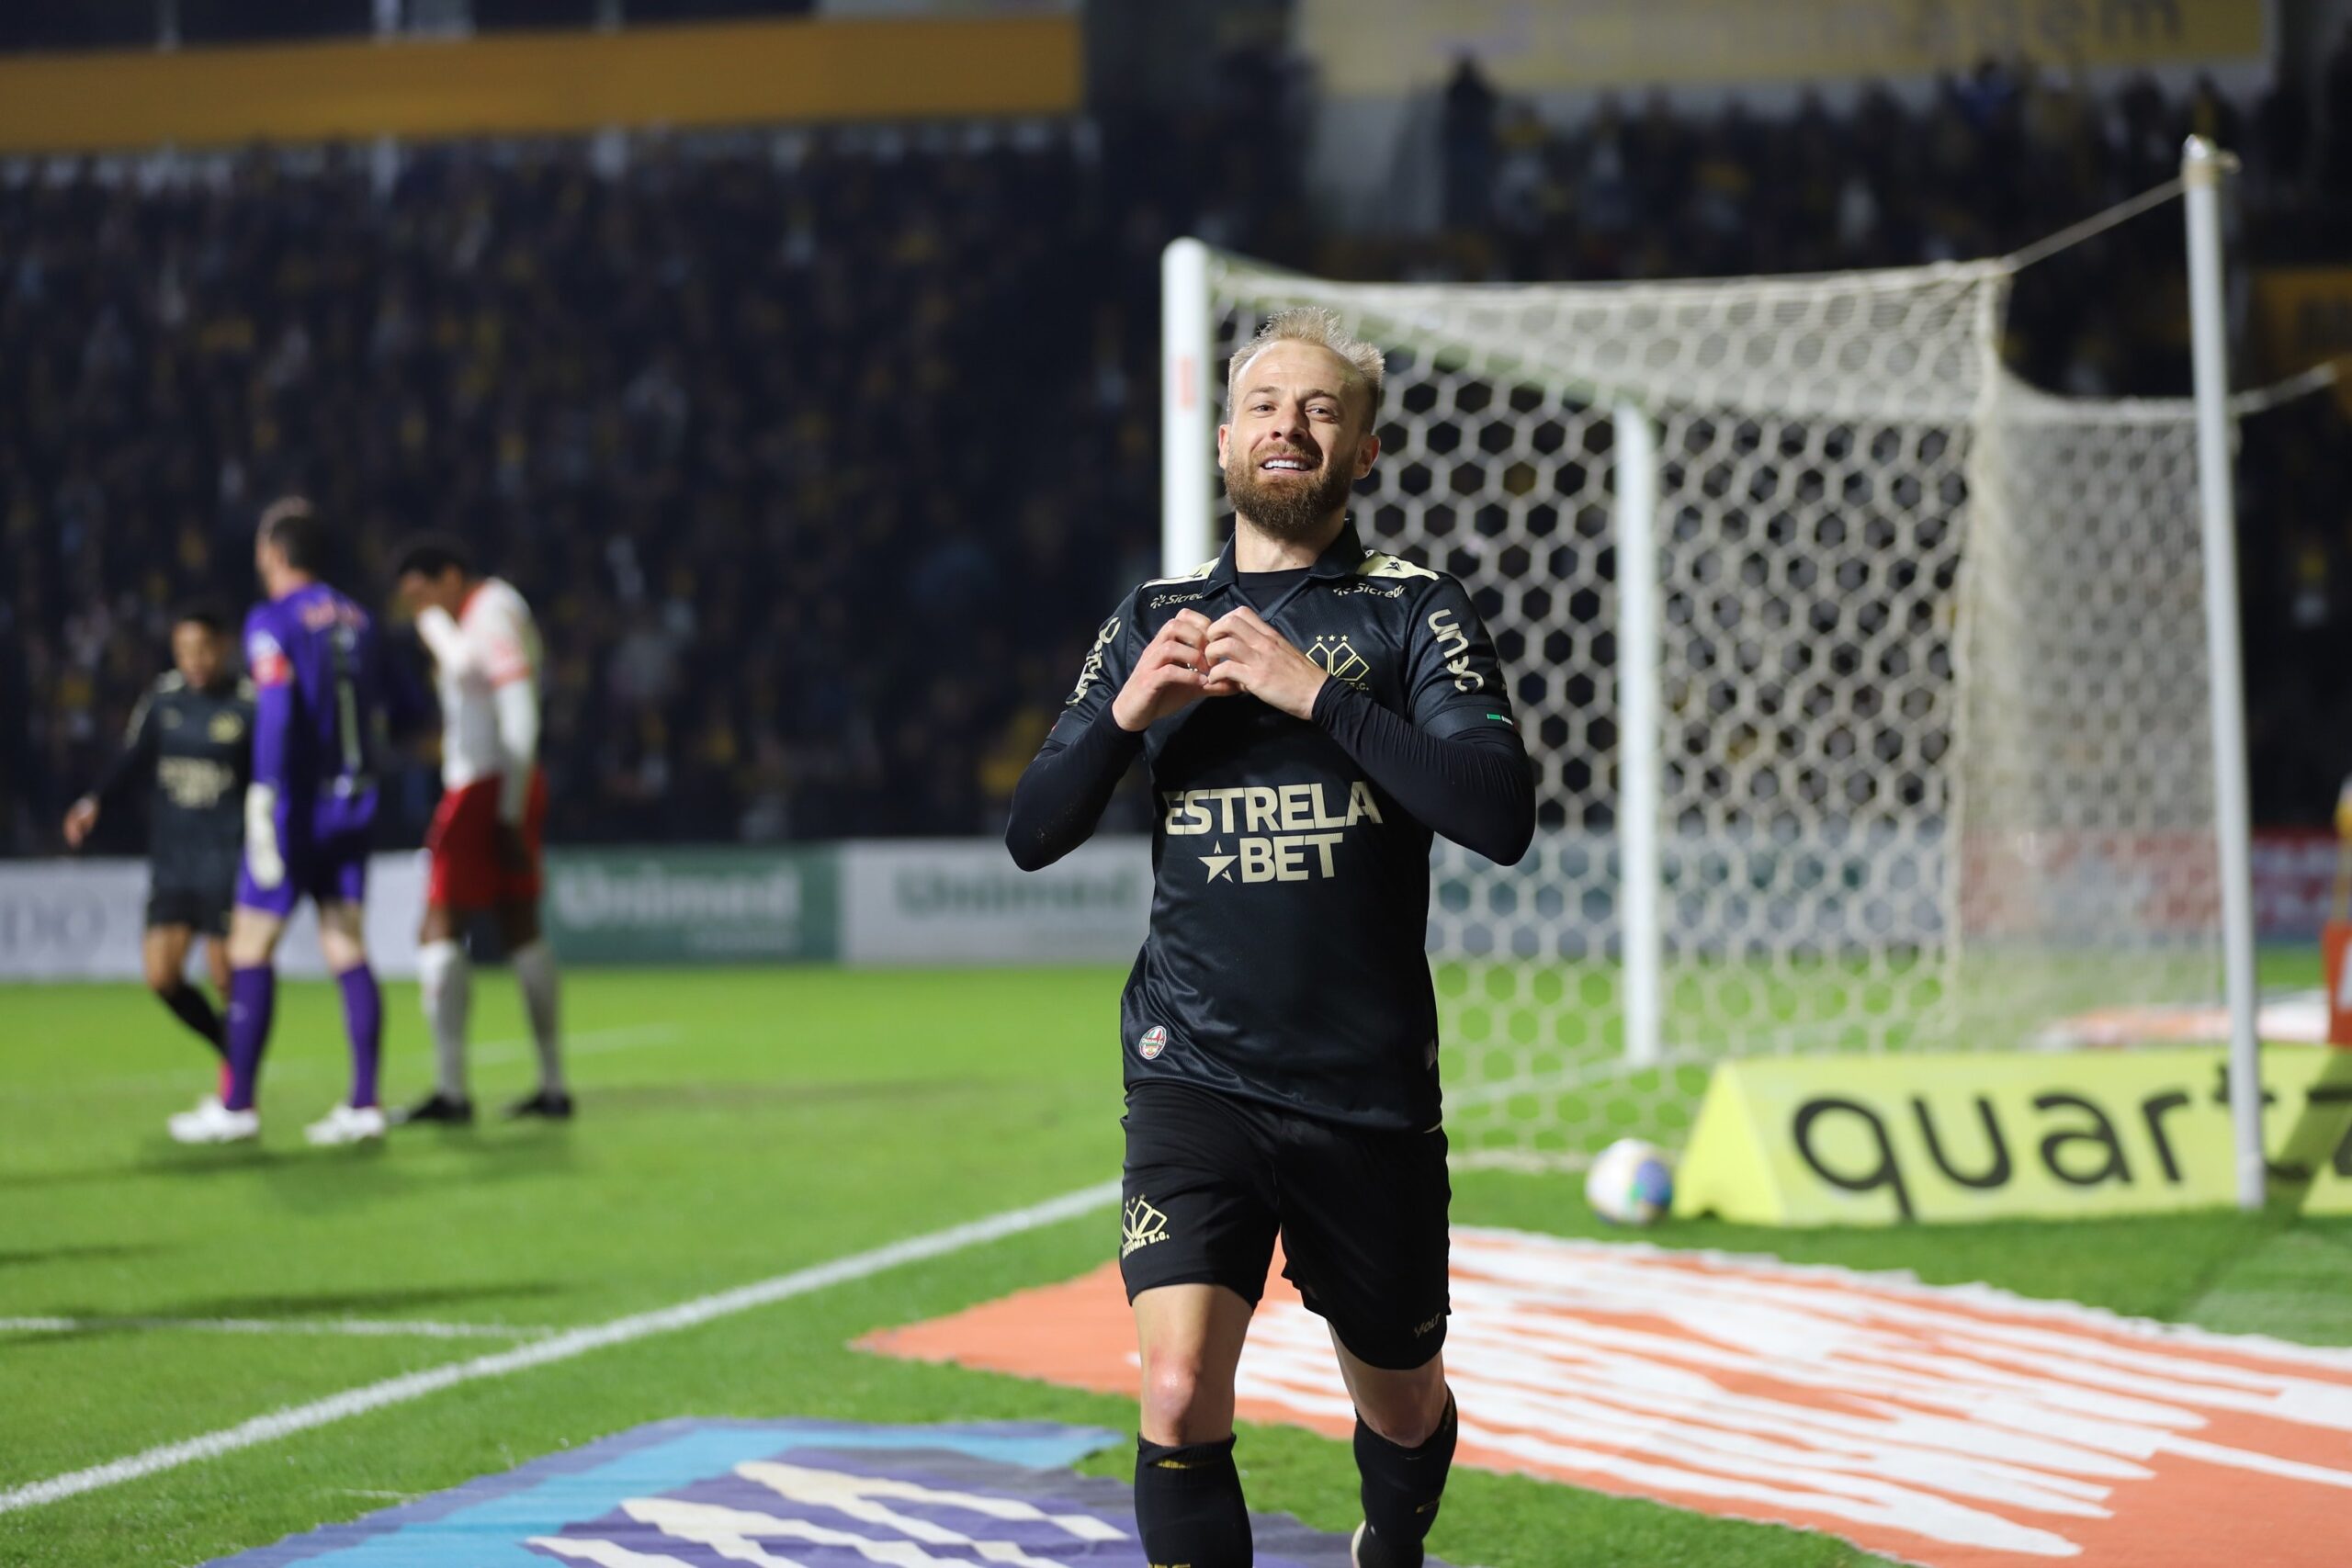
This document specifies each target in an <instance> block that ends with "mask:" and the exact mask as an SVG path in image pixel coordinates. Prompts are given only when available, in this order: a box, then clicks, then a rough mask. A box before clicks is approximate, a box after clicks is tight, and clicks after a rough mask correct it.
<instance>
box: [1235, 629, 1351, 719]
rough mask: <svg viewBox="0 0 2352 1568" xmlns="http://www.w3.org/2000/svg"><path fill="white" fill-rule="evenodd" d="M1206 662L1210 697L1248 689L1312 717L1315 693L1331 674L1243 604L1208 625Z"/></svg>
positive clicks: (1273, 704) (1275, 704) (1296, 714)
mask: <svg viewBox="0 0 2352 1568" xmlns="http://www.w3.org/2000/svg"><path fill="white" fill-rule="evenodd" d="M1208 661H1209V662H1208V672H1209V680H1208V693H1209V694H1210V695H1211V696H1217V695H1221V694H1225V693H1227V692H1247V693H1249V694H1250V695H1251V696H1253V697H1255V698H1257V699H1258V700H1259V701H1260V702H1261V703H1264V704H1265V705H1267V706H1268V707H1271V708H1279V709H1280V710H1282V711H1283V713H1286V714H1288V715H1290V716H1291V717H1293V718H1307V717H1310V716H1313V714H1314V712H1315V698H1316V694H1317V693H1319V692H1321V691H1322V690H1323V682H1326V681H1328V680H1329V679H1330V678H1331V677H1330V676H1329V675H1328V674H1326V673H1325V672H1324V671H1323V669H1322V667H1321V666H1320V665H1317V663H1315V662H1314V661H1313V660H1310V659H1308V658H1307V657H1306V655H1305V654H1303V653H1301V652H1299V651H1298V649H1295V648H1293V647H1292V646H1291V644H1290V639H1289V638H1287V637H1283V634H1282V633H1280V632H1278V631H1276V630H1274V628H1273V627H1272V626H1268V625H1267V624H1266V622H1265V618H1264V617H1263V616H1261V615H1259V614H1258V612H1257V611H1255V610H1252V609H1250V607H1249V606H1248V605H1246V604H1245V605H1243V606H1242V607H1241V608H1240V609H1238V610H1235V611H1233V612H1231V613H1230V614H1228V615H1225V616H1223V617H1221V618H1220V619H1219V620H1218V621H1217V623H1216V625H1215V626H1211V627H1210V628H1209V638H1208Z"/></svg>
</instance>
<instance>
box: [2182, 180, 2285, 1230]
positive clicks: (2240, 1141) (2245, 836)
mask: <svg viewBox="0 0 2352 1568" xmlns="http://www.w3.org/2000/svg"><path fill="white" fill-rule="evenodd" d="M2235 163H2236V160H2234V159H2233V158H2231V157H2230V156H2229V155H2228V154H2226V153H2224V152H2222V151H2221V150H2220V149H2219V148H2217V147H2215V146H2214V145H2213V143H2212V142H2211V141H2207V140H2206V139H2205V138H2203V137H2201V136H2192V137H2190V138H2189V139H2188V145H2187V146H2186V147H2184V148H2183V149H2182V150H2181V157H2180V176H2181V183H2182V185H2183V186H2184V187H2185V188H2186V191H2187V196H2188V200H2187V204H2186V205H2187V208H2188V324H2189V342H2190V348H2191V352H2192V355H2193V358H2194V364H2195V373H2196V385H2197V491H2198V498H2199V502H2201V503H2202V504H2201V506H2200V512H2201V513H2202V522H2203V534H2204V547H2205V643H2206V655H2207V660H2208V662H2209V663H2210V664H2211V667H2212V668H2211V674H2212V688H2211V690H2212V705H2213V715H2212V722H2213V810H2214V818H2215V823H2214V825H2215V830H2216V834H2217V836H2218V838H2219V839H2220V840H2221V842H2220V848H2221V856H2222V968H2223V974H2224V976H2225V978H2226V980H2227V983H2228V986H2229V1001H2230V1122H2231V1131H2232V1134H2233V1137H2232V1142H2233V1146H2234V1147H2235V1149H2236V1152H2237V1176H2238V1182H2237V1187H2238V1207H2239V1208H2241V1209H2259V1208H2261V1207H2262V1202H2263V1197H2264V1190H2265V1187H2266V1176H2267V1169H2266V1167H2265V1164H2264V1161H2263V1148H2262V1077H2261V1054H2260V1051H2259V1049H2258V1047H2257V1045H2256V1040H2255V1002H2256V996H2255V976H2254V886H2253V874H2252V864H2253V858H2254V856H2253V845H2252V837H2253V835H2252V831H2251V829H2249V827H2248V825H2247V820H2248V808H2247V805H2246V793H2247V792H2246V763H2245V674H2244V672H2243V671H2242V670H2241V669H2240V665H2239V653H2238V563H2237V500H2236V497H2235V495H2234V494H2233V491H2232V488H2231V485H2232V480H2231V465H2230V436H2231V428H2230V411H2229V396H2230V369H2229V363H2228V360H2227V358H2226V355H2225V352H2224V345H2223V344H2222V219H2221V188H2222V175H2223V174H2224V173H2225V172H2226V171H2227V170H2228V169H2230V168H2232V167H2233V166H2234V165H2235Z"/></svg>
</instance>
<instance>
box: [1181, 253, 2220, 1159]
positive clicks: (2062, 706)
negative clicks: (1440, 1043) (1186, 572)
mask: <svg viewBox="0 0 2352 1568" xmlns="http://www.w3.org/2000/svg"><path fill="white" fill-rule="evenodd" d="M1180 243H1183V242H1180ZM1204 254H1205V263H1206V265H1205V269H1204V270H1205V275H1206V276H1205V285H1204V290H1205V294H1206V299H1205V307H1206V324H1207V330H1206V333H1205V334H1204V335H1205V336H1207V337H1208V338H1209V339H1210V342H1209V344H1207V353H1208V357H1207V358H1206V360H1205V363H1204V367H1203V369H1204V374H1203V375H1202V376H1201V379H1200V383H1199V384H1200V385H1201V386H1202V387H1203V388H1204V389H1205V393H1204V395H1205V396H1206V397H1207V398H1208V400H1209V401H1210V404H1211V408H1212V411H1213V407H1214V402H1215V399H1216V396H1217V395H1218V393H1219V392H1220V391H1221V388H1222V381H1223V377H1222V370H1223V367H1224V365H1225V361H1226V356H1227V355H1230V353H1231V352H1232V350H1233V348H1234V347H1235V345H1236V344H1238V343H1239V342H1240V341H1242V340H1243V339H1245V338H1247V337H1248V336H1249V335H1250V333H1251V332H1252V331H1253V330H1254V329H1255V327H1256V325H1257V323H1258V322H1259V321H1261V320H1262V318H1263V317H1264V316H1265V315H1266V314H1267V313H1268V312H1269V311H1271V310H1274V309H1277V308H1279V307H1281V306H1283V305H1288V304H1294V303H1310V304H1318V305H1324V306H1328V307H1329V308H1331V309H1333V310H1337V311H1339V312H1340V314H1341V315H1342V316H1343V317H1345V318H1347V319H1348V320H1349V321H1350V322H1351V325H1352V326H1353V327H1354V329H1355V330H1356V331H1357V332H1359V333H1362V334H1363V335H1365V336H1367V337H1369V338H1370V339H1371V340H1372V341H1374V342H1376V343H1379V344H1382V345H1383V346H1384V347H1385V348H1386V349H1387V350H1388V352H1389V361H1388V364H1389V372H1388V391H1387V397H1386V403H1385V409H1384V413H1383V420H1382V423H1381V431H1380V434H1381V440H1382V445H1383V453H1382V457H1381V459H1380V462H1379V465H1378V467H1377V468H1375V469H1374V473H1373V475H1372V476H1371V478H1370V479H1367V480H1366V481H1365V482H1364V484H1363V486H1362V487H1360V491H1359V494H1358V497H1357V503H1356V516H1357V518H1358V521H1359V525H1360V526H1361V527H1362V529H1363V533H1364V536H1365V538H1366V542H1367V543H1371V544H1374V545H1375V546H1376V547H1379V548H1383V549H1389V550H1395V551H1397V552H1399V553H1401V554H1404V555H1407V556H1408V557H1411V558H1416V559H1418V560H1420V561H1422V562H1424V563H1426V564H1428V565H1430V566H1433V567H1437V568H1440V569H1442V570H1445V571H1448V572H1451V573H1453V575H1454V576H1456V577H1458V578H1460V579H1461V580H1462V581H1464V583H1465V584H1467V585H1468V587H1469V588H1470V590H1471V592H1472V593H1473V594H1474V596H1475V598H1476V603H1477V605H1478V607H1479V610H1480V611H1481V613H1482V614H1483V615H1485V617H1486V619H1487V625H1488V626H1489V627H1490V629H1491V630H1492V631H1493V633H1494V635H1495V637H1496V640H1497V643H1498V649H1499V650H1500V652H1501V655H1502V658H1503V660H1504V663H1505V666H1506V668H1507V669H1508V670H1509V671H1510V673H1511V676H1512V678H1513V680H1514V682H1515V683H1516V687H1517V694H1518V698H1519V702H1520V711H1521V721H1522V722H1521V728H1522V731H1523V733H1524V734H1525V736H1526V738H1527V740H1528V744H1529V747H1530V750H1532V753H1533V755H1534V759H1535V766H1536V771H1537V777H1538V801H1539V806H1538V813H1539V815H1538V829H1537V836H1536V840H1535V845H1534V847H1533V849H1532V850H1531V851H1530V852H1529V854H1528V855H1527V857H1526V859H1525V860H1524V861H1522V862H1521V863H1520V864H1519V865H1517V866H1513V867H1509V868H1503V867H1498V866H1495V865H1493V864H1491V863H1487V862H1486V861H1484V860H1481V859H1480V858H1479V857H1477V856H1476V855H1474V854H1472V853H1470V852H1467V851H1464V850H1462V849H1460V848H1458V847H1457V846H1454V845H1452V844H1449V843H1444V842H1443V841H1441V843H1440V846H1439V848H1438V850H1437V852H1436V861H1435V889H1436V890H1435V896H1434V897H1433V900H1432V906H1431V911H1430V956H1431V959H1432V961H1433V964H1434V966H1435V968H1436V972H1437V976H1438V984H1439V994H1440V998H1441V1006H1442V1013H1443V1021H1444V1039H1445V1042H1446V1053H1447V1056H1446V1075H1447V1076H1446V1083H1447V1104H1448V1116H1449V1126H1450V1129H1451V1130H1452V1132H1453V1137H1454V1146H1455V1148H1456V1150H1457V1153H1458V1154H1460V1155H1462V1156H1465V1157H1467V1158H1470V1159H1472V1160H1483V1161H1486V1162H1527V1163H1533V1164H1544V1165H1551V1164H1566V1165H1574V1164H1576V1163H1577V1162H1578V1161H1579V1160H1580V1159H1581V1158H1582V1157H1584V1156H1587V1155H1588V1154H1589V1152H1590V1151H1592V1150H1594V1149H1597V1148H1598V1147H1599V1146H1600V1145H1602V1144H1603V1143H1606V1142H1607V1141H1609V1140H1610V1139H1611V1138H1615V1137H1620V1136H1625V1135H1628V1134H1632V1135H1639V1136H1646V1137H1650V1138H1654V1139H1657V1140H1658V1141H1660V1142H1663V1143H1666V1144H1668V1145H1679V1143H1680V1142H1681V1141H1682V1136H1683V1134H1684V1133H1685V1132H1686V1131H1687V1129H1688V1127H1689V1124H1690V1122H1691V1116H1692V1114H1693V1112H1694V1111H1695V1108H1696V1103H1697V1099H1698V1095H1699V1093H1700V1091H1701V1090H1702V1089H1703V1087H1704V1084H1705V1080H1706V1074H1707V1069H1708V1068H1709V1067H1710V1066H1713V1064H1715V1063H1716V1062H1718V1061H1721V1060H1723V1059H1724V1058H1726V1057H1729V1056H1734V1055H1751V1054H1759V1053H1787V1052H1804V1053H1816V1052H1849V1051H1850V1052H1867V1051H1888V1050H1900V1049H1910V1048H1929V1047H1933V1048H1946V1049H1949V1048H1967V1047H2015V1046H2017V1045H2018V1044H2020V1043H2030V1042H2034V1041H2036V1040H2041V1039H2045V1038H2048V1037H2049V1036H2050V1034H2051V1032H2052V1031H2053V1029H2055V1028H2057V1027H2059V1026H2060V1025H2062V1023H2063V1021H2066V1020H2068V1019H2070V1018H2074V1017H2076V1016H2078V1015H2081V1014H2084V1013H2086V1012H2091V1011H2095V1010H2099V1009H2104V1008H2112V1007H2117V1006H2122V1005H2134V1006H2138V1005H2147V1004H2154V1003H2165V1002H2190V1001H2204V1000H2211V999H2213V998H2218V996H2219V995H2220V990H2221V976H2222V958H2221V952H2222V948H2221V899H2220V877H2219V869H2218V863H2217V852H2216V849H2215V837H2214V812H2213V803H2212V756H2211V741H2210V720H2209V716H2208V707H2207V703H2208V684H2209V682H2208V671H2207V658H2206V641H2205V612H2204V608H2203V599H2202V592H2203V569H2202V558H2201V552H2200V547H2199V527H2198V513H2197V479H2196V450H2195V434H2194V428H2193V419H2192V414H2191V410H2190V406H2189V405H2188V403H2187V402H2180V403H2171V402H2084V401H2078V400H2061V399H2056V398H2052V397H2048V396H2044V395H2041V394H2040V393H2037V392H2035V391H2033V390H2031V389H2029V388H2027V387H2025V386H2023V385H2022V384H2020V383H2018V382H2017V381H2015V380H2014V379H2013V378H2010V377H2009V376H2007V374H2006V373H2005V372H2004V371H2003V369H2002V367H2001V363H2000V358H1999V354H1998V346H1997V337H1998V333H1999V331H2000V327H2001V319H2002V310H2003V304H2004V300H2005V298H2006V295H2007V285H2008V280H2009V271H2008V269H2007V265H2006V264H2002V263H1986V264H1978V265H1939V266H1933V267H1926V268H1918V269H1907V270H1901V271H1891V272H1878V273H1861V274H1852V275H1845V276H1823V277H1811V278H1801V279H1770V280H1747V281H1731V282H1709V283H1691V284H1665V285H1634V286H1576V285H1537V286H1516V285H1511V286H1453V285H1388V284H1378V285H1361V284H1340V283H1333V282H1326V281H1320V280H1317V279H1313V278H1308V277H1302V276H1295V275H1291V274H1286V273H1281V272H1277V271H1273V270H1271V269H1268V268H1265V267H1262V266H1260V265H1254V264H1252V263H1250V262H1247V261H1244V260H1242V259H1239V258H1238V257H1233V256H1228V255H1220V254H1215V253H1204ZM1199 270H1200V269H1199V268H1198V267H1197V266H1196V268H1195V271H1194V273H1193V276H1195V277H1197V276H1198V275H1199ZM1177 276H1179V273H1178V270H1177V269H1176V268H1175V267H1174V266H1173V265H1171V268H1170V277H1171V279H1172V278H1175V277H1177ZM1169 306H1170V310H1171V311H1176V310H1182V309H1187V308H1189V309H1191V310H1199V309H1200V308H1201V302H1200V301H1197V300H1195V301H1189V302H1188V301H1185V300H1181V299H1173V298H1171V299H1170V301H1169ZM1171 319H1172V318H1171ZM1195 449H1196V450H1198V451H1199V452H1200V454H1201V457H1200V462H1201V465H1202V466H1203V468H1207V469H1209V470H1210V471H1212V472H1213V459H1212V457H1211V455H1210V453H1209V451H1208V449H1207V447H1206V446H1205V444H1204V445H1203V446H1200V447H1198V448H1195ZM1180 480H1181V481H1182V482H1178V481H1180ZM1212 493H1214V491H1210V490H1208V489H1207V488H1206V481H1205V479H1204V478H1203V477H1202V476H1201V475H1199V474H1196V473H1180V472H1175V471H1173V466H1172V465H1171V482H1170V502H1171V504H1170V513H1169V526H1170V530H1171V533H1173V532H1175V531H1177V530H1179V529H1182V528H1185V527H1187V526H1189V527H1190V529H1191V536H1192V537H1193V539H1194V540H1196V541H1197V540H1198V539H1199V538H1202V537H1205V536H1204V535H1203V534H1202V533H1201V530H1200V527H1199V520H1198V518H1194V517H1188V516H1187V515H1186V510H1185V509H1186V508H1187V507H1188V506H1190V507H1194V508H1197V509H1198V511H1199V513H1200V515H1201V516H1205V513H1206V501H1205V498H1206V496H1207V495H1209V494H1212ZM1187 498H1190V499H1189V500H1188V499H1187ZM1217 526H1218V533H1219V535H1220V536H1221V533H1222V529H1223V526H1224V525H1223V523H1222V522H1220V523H1219V525H1217ZM1204 553H1205V552H1204ZM1197 558H1199V557H1198V556H1197V555H1195V556H1193V559H1197Z"/></svg>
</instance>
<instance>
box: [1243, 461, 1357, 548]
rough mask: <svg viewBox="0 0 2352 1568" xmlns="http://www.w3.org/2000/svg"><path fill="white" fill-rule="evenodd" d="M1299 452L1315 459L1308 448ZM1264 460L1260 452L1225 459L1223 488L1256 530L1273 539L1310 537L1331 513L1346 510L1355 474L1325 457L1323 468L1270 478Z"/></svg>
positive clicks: (1327, 521) (1321, 529)
mask: <svg viewBox="0 0 2352 1568" xmlns="http://www.w3.org/2000/svg"><path fill="white" fill-rule="evenodd" d="M1296 455H1297V456H1298V457H1303V458H1305V459H1306V460H1307V461H1310V462H1312V461H1315V460H1317V459H1316V458H1315V457H1313V456H1312V455H1311V454H1308V453H1303V452H1302V453H1299V454H1296ZM1264 460H1265V454H1264V453H1262V452H1261V453H1259V454H1257V455H1256V456H1254V457H1251V456H1245V455H1243V454H1242V453H1239V452H1234V453H1230V454H1228V455H1227V457H1226V460H1225V493H1226V494H1227V495H1229V496H1231V497H1232V498H1233V507H1234V510H1235V511H1237V512H1238V513H1241V515H1242V516H1244V517H1247V518H1248V519H1250V523H1251V524H1252V525H1254V526H1255V527H1256V528H1257V530H1258V532H1260V533H1261V534H1263V535H1265V536H1268V537H1269V538H1274V539H1283V540H1295V539H1312V538H1314V537H1315V536H1316V535H1317V534H1319V533H1321V532H1322V531H1323V526H1324V525H1325V524H1327V523H1329V521H1330V520H1331V514H1332V513H1336V512H1342V511H1345V510H1346V508H1347V504H1348V492H1349V491H1351V490H1353V489H1354V488H1355V479H1354V477H1353V476H1352V475H1351V474H1350V473H1349V472H1348V470H1347V469H1345V468H1341V467H1340V466H1339V465H1338V464H1336V463H1333V462H1331V461H1330V460H1329V458H1328V457H1327V458H1324V459H1322V461H1323V464H1324V466H1323V467H1322V468H1317V469H1314V470H1311V471H1309V472H1307V473H1305V474H1300V475H1298V476H1296V477H1295V478H1293V479H1275V480H1272V481H1269V480H1268V479H1266V477H1265V476H1264V475H1263V474H1261V472H1259V470H1258V467H1257V466H1258V464H1260V463H1261V462H1263V461H1264Z"/></svg>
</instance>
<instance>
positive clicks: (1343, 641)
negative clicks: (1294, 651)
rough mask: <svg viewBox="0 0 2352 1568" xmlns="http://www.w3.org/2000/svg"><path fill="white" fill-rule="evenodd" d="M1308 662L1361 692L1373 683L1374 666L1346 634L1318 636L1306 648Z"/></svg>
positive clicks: (1335, 679)
mask: <svg viewBox="0 0 2352 1568" xmlns="http://www.w3.org/2000/svg"><path fill="white" fill-rule="evenodd" d="M1306 658H1307V660H1308V662H1310V663H1312V664H1313V665H1314V666H1315V667H1316V668H1317V669H1318V670H1320V671H1323V673H1325V674H1326V675H1329V676H1330V677H1331V679H1333V680H1334V681H1344V682H1347V683H1348V684H1349V685H1351V686H1353V687H1354V688H1355V689H1356V690H1357V691H1359V692H1361V691H1363V689H1364V687H1365V686H1366V685H1368V684H1370V683H1371V681H1372V666H1371V665H1370V664H1369V663H1367V662H1366V661H1365V660H1364V656H1363V654H1361V653H1358V652H1357V651H1356V650H1355V649H1354V647H1353V646H1352V645H1351V644H1350V643H1349V641H1348V639H1347V637H1346V636H1345V635H1344V634H1342V635H1340V636H1336V637H1317V638H1316V639H1315V641H1314V643H1313V644H1312V645H1311V646H1309V647H1308V649H1307V650H1306Z"/></svg>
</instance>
